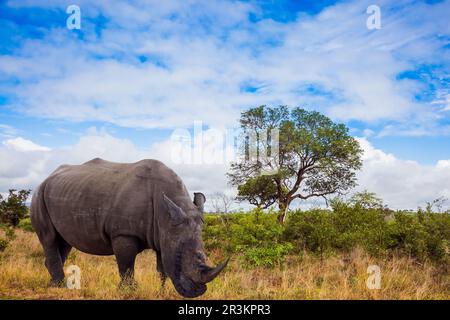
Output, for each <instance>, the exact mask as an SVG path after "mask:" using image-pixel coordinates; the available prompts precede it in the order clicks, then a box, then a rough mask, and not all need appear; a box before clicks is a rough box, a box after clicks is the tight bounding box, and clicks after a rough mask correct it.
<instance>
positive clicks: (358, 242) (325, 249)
mask: <svg viewBox="0 0 450 320" xmlns="http://www.w3.org/2000/svg"><path fill="white" fill-rule="evenodd" d="M366 198H367V197H366ZM366 198H364V200H365V202H364V203H365V205H361V203H360V202H361V201H359V200H358V199H357V200H358V201H354V202H353V203H352V202H350V203H345V202H342V201H334V202H333V205H332V210H322V209H312V210H308V211H300V210H299V211H294V212H291V213H290V215H289V217H288V219H287V221H286V223H285V225H281V224H279V223H277V214H276V213H274V212H270V213H262V212H261V211H259V210H252V211H250V212H249V213H243V212H241V213H234V214H209V215H205V228H204V234H203V239H204V242H205V247H206V248H207V249H209V250H211V249H212V250H214V249H219V250H224V251H226V252H227V253H238V254H240V255H241V256H242V259H243V261H244V262H245V263H246V264H247V265H251V266H264V267H273V266H275V265H278V264H281V263H282V262H283V261H284V257H285V255H286V254H289V253H296V254H298V253H302V252H303V251H304V250H306V251H309V252H312V253H316V254H319V255H325V254H332V253H334V252H348V251H351V250H353V249H354V248H356V247H361V248H363V249H365V251H367V252H368V253H369V254H371V255H372V256H388V255H390V254H392V253H394V252H397V253H400V254H404V255H408V256H410V257H413V258H416V259H418V260H434V261H439V262H442V263H445V262H448V260H449V254H448V252H449V243H450V214H446V213H433V212H431V211H430V210H428V211H422V210H419V211H418V212H417V213H414V212H401V211H399V212H395V213H394V212H393V211H391V210H389V209H387V208H385V207H383V206H381V205H379V204H378V203H375V205H372V204H370V203H369V202H368V201H366V200H367V199H366ZM369 200H370V199H369Z"/></svg>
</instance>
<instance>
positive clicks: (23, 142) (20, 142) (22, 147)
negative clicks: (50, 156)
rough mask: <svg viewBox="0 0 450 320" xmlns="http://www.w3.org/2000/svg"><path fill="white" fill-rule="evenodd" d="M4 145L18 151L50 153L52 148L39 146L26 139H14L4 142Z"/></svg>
mask: <svg viewBox="0 0 450 320" xmlns="http://www.w3.org/2000/svg"><path fill="white" fill-rule="evenodd" d="M3 144H4V145H5V146H7V147H8V148H11V149H13V150H16V151H24V152H27V151H49V150H50V148H47V147H44V146H41V145H38V144H36V143H34V142H33V141H30V140H27V139H24V138H22V137H17V138H12V139H8V140H5V141H3Z"/></svg>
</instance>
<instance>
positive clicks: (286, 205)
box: [278, 201, 289, 224]
mask: <svg viewBox="0 0 450 320" xmlns="http://www.w3.org/2000/svg"><path fill="white" fill-rule="evenodd" d="M279 208H280V215H279V216H278V223H280V224H284V222H285V221H286V215H287V212H288V209H289V202H288V201H286V202H280V204H279Z"/></svg>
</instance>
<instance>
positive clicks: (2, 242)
mask: <svg viewBox="0 0 450 320" xmlns="http://www.w3.org/2000/svg"><path fill="white" fill-rule="evenodd" d="M8 244H9V241H8V240H6V239H0V252H2V251H5V249H6V248H7V247H8Z"/></svg>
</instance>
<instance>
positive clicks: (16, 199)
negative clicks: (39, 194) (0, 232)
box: [0, 189, 31, 227]
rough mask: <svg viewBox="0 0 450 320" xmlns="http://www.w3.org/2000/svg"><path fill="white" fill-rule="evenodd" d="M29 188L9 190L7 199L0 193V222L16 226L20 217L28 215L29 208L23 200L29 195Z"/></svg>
mask: <svg viewBox="0 0 450 320" xmlns="http://www.w3.org/2000/svg"><path fill="white" fill-rule="evenodd" d="M30 192H31V191H30V190H20V191H17V190H14V189H10V190H9V195H8V198H7V199H3V197H2V196H1V195H0V223H3V224H7V225H10V226H12V227H17V225H18V224H19V222H20V220H21V219H24V218H26V217H27V216H28V214H29V210H28V207H27V206H26V204H25V201H26V200H27V199H28V196H29V195H30Z"/></svg>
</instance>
